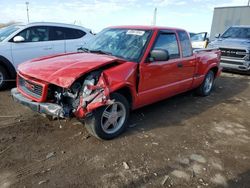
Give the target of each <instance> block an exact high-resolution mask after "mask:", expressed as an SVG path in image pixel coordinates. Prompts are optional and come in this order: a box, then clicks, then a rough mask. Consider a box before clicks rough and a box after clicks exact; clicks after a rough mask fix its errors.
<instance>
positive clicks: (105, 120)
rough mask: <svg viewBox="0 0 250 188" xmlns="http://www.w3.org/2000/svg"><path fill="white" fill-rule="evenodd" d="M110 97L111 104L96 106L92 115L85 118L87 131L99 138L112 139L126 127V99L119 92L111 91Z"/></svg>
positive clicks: (127, 105)
mask: <svg viewBox="0 0 250 188" xmlns="http://www.w3.org/2000/svg"><path fill="white" fill-rule="evenodd" d="M110 98H111V99H113V100H114V103H113V104H111V105H107V106H103V107H101V108H98V109H97V110H95V111H94V112H93V115H92V116H90V117H87V118H86V119H85V126H86V128H87V130H88V132H89V133H90V134H92V135H93V136H95V137H97V138H99V139H104V140H110V139H113V138H115V137H117V136H118V135H120V134H121V133H122V132H124V131H125V129H126V128H127V125H126V123H127V120H128V117H129V103H128V101H127V99H126V98H125V97H124V96H123V95H121V94H119V93H113V94H112V95H111V97H110Z"/></svg>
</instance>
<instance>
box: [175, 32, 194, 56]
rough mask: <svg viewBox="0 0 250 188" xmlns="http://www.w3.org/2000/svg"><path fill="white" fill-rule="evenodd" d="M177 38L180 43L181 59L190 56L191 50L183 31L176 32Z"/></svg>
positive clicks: (186, 35) (188, 40)
mask: <svg viewBox="0 0 250 188" xmlns="http://www.w3.org/2000/svg"><path fill="white" fill-rule="evenodd" d="M178 36H179V39H180V42H181V48H182V56H183V57H190V56H192V55H193V49H192V46H191V43H190V39H189V37H188V34H187V33H186V32H185V31H178Z"/></svg>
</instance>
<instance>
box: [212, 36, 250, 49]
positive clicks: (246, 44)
mask: <svg viewBox="0 0 250 188" xmlns="http://www.w3.org/2000/svg"><path fill="white" fill-rule="evenodd" d="M211 45H213V46H214V47H218V48H222V47H230V48H241V49H249V50H250V39H235V38H219V39H216V40H215V41H212V42H211Z"/></svg>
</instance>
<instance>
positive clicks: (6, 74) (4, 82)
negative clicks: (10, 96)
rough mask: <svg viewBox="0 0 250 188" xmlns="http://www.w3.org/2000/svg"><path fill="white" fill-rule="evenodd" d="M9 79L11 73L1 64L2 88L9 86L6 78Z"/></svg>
mask: <svg viewBox="0 0 250 188" xmlns="http://www.w3.org/2000/svg"><path fill="white" fill-rule="evenodd" d="M7 79H9V75H8V73H7V71H6V69H5V68H4V67H3V66H1V65H0V90H4V89H6V87H7V82H6V80H7Z"/></svg>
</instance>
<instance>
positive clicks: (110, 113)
mask: <svg viewBox="0 0 250 188" xmlns="http://www.w3.org/2000/svg"><path fill="white" fill-rule="evenodd" d="M125 119H126V108H125V106H124V105H123V104H122V103H120V102H114V103H113V104H112V105H109V106H107V108H106V109H105V110H104V111H103V114H102V118H101V126H102V129H103V131H104V132H105V133H108V134H113V133H115V132H116V131H118V130H119V129H120V128H121V127H122V125H123V124H124V122H125Z"/></svg>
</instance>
